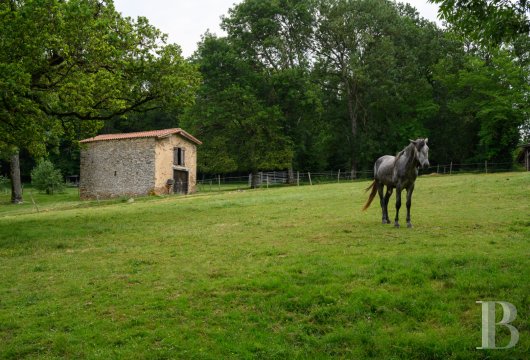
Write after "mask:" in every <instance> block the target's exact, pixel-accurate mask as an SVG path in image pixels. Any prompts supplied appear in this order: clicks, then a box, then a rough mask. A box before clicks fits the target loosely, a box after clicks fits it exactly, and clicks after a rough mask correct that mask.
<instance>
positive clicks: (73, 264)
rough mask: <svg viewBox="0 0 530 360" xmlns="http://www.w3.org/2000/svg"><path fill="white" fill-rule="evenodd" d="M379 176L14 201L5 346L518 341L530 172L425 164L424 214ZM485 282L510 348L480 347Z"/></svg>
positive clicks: (305, 349)
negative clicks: (390, 198) (390, 191)
mask: <svg viewBox="0 0 530 360" xmlns="http://www.w3.org/2000/svg"><path fill="white" fill-rule="evenodd" d="M367 184H368V183H367V182H363V183H353V184H352V183H344V184H334V185H320V186H313V187H309V186H306V187H301V188H279V189H270V190H256V191H246V192H232V193H223V194H217V195H207V196H196V197H193V196H192V197H168V198H163V199H155V200H151V201H139V202H138V201H137V202H135V203H133V204H128V203H115V204H109V205H106V206H93V207H87V208H79V209H76V208H74V209H69V210H55V211H49V212H41V213H39V214H29V215H17V216H6V215H7V214H9V212H6V210H5V206H4V208H0V213H1V212H2V211H3V215H4V216H3V217H0V357H8V358H9V357H12V358H20V357H24V356H30V357H43V358H48V357H50V358H51V357H59V356H60V357H70V358H79V357H89V358H103V359H107V358H110V357H112V358H116V357H118V358H205V359H219V358H251V357H257V358H296V357H298V358H329V357H347V358H371V357H372V358H378V359H382V358H389V359H390V358H395V359H399V358H403V359H412V358H418V359H447V358H454V359H457V358H458V359H467V358H471V359H475V358H476V359H481V358H492V359H495V358H498V359H504V358H524V357H525V356H526V354H528V352H529V350H530V349H529V348H530V337H529V335H530V331H529V330H530V328H529V323H528V318H529V316H528V311H529V308H530V299H529V290H530V287H529V282H528V279H530V260H529V259H530V257H529V255H530V240H529V239H530V218H529V216H528V215H530V174H528V173H512V174H493V175H461V176H453V177H421V178H419V179H418V181H417V186H416V191H415V198H414V201H413V209H412V210H413V214H412V221H413V223H414V225H415V228H414V229H406V228H401V229H394V228H392V227H391V226H389V225H386V226H385V225H381V224H380V210H379V208H378V206H377V202H374V204H373V205H372V207H371V208H370V209H369V210H368V211H367V212H365V213H363V212H361V211H360V208H361V206H362V204H363V203H364V201H365V199H366V194H364V192H363V188H364V187H366V186H367ZM59 208H60V207H59ZM402 210H403V209H402ZM7 211H9V210H7ZM393 214H394V212H393V211H391V217H393ZM402 215H403V216H402V218H403V220H404V215H405V214H404V212H402ZM403 222H404V221H403ZM477 300H505V301H509V302H512V303H513V304H514V305H515V306H516V307H517V309H518V310H519V315H518V319H516V320H515V321H514V323H513V324H514V325H515V326H516V327H517V328H518V329H519V331H520V337H521V340H520V342H519V344H518V345H517V346H516V347H515V348H514V349H512V350H496V351H483V350H476V349H475V347H477V346H480V339H481V333H480V326H481V318H480V317H481V310H480V305H478V304H476V303H475V301H477ZM498 315H499V314H498ZM497 330H498V332H500V333H501V335H500V336H499V337H498V338H497V342H498V345H505V343H506V341H507V340H506V337H504V338H503V337H502V334H506V333H507V332H506V331H503V328H501V327H497Z"/></svg>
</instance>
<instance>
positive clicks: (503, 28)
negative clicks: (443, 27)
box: [429, 0, 530, 46]
mask: <svg viewBox="0 0 530 360" xmlns="http://www.w3.org/2000/svg"><path fill="white" fill-rule="evenodd" d="M429 1H430V2H433V3H437V4H439V5H440V10H439V13H440V15H441V16H442V18H443V19H445V20H447V21H448V22H449V23H450V24H452V25H453V26H454V27H455V29H456V30H457V31H459V32H461V33H463V34H465V35H466V36H467V37H469V38H470V39H472V40H473V41H476V42H478V43H481V44H482V45H486V46H497V45H499V44H501V43H510V42H513V41H515V40H516V39H517V38H519V37H523V38H524V37H526V38H527V40H526V41H528V35H529V33H530V6H529V5H528V2H527V1H526V0H509V1H506V0H429Z"/></svg>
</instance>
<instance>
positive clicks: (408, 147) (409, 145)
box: [394, 143, 414, 166]
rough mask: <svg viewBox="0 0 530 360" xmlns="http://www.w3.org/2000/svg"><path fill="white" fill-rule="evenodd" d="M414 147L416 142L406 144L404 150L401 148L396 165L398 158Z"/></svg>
mask: <svg viewBox="0 0 530 360" xmlns="http://www.w3.org/2000/svg"><path fill="white" fill-rule="evenodd" d="M413 148H414V144H412V143H410V144H408V145H407V146H405V148H404V149H403V150H401V151H400V152H398V153H397V155H396V159H395V160H394V166H395V164H397V162H398V160H399V159H400V158H401V157H402V156H403V155H405V154H406V153H407V152H408V153H410V152H411V151H412V150H413Z"/></svg>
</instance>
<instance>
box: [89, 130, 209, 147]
mask: <svg viewBox="0 0 530 360" xmlns="http://www.w3.org/2000/svg"><path fill="white" fill-rule="evenodd" d="M172 134H178V135H180V136H182V137H184V138H186V139H188V140H190V141H191V142H194V143H195V144H197V145H201V144H202V142H201V141H200V140H198V139H197V138H195V137H194V136H193V135H191V134H189V133H187V132H186V131H184V130H182V129H181V128H174V129H163V130H152V131H140V132H133V133H122V134H102V135H98V136H94V137H91V138H88V139H84V140H81V141H79V142H80V143H89V142H94V141H107V140H122V139H136V138H150V137H154V138H158V139H161V138H164V137H166V136H169V135H172Z"/></svg>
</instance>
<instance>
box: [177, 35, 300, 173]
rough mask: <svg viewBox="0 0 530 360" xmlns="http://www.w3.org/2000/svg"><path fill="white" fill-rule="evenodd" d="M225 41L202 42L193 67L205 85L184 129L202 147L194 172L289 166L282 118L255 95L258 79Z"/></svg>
mask: <svg viewBox="0 0 530 360" xmlns="http://www.w3.org/2000/svg"><path fill="white" fill-rule="evenodd" d="M235 50H236V49H235V48H234V47H233V45H232V44H231V43H230V42H229V41H227V40H226V39H218V38H216V37H214V36H211V35H208V36H206V37H205V38H204V40H203V43H202V44H201V46H200V48H199V51H198V53H197V54H196V55H195V57H196V60H195V61H196V62H197V63H198V64H199V67H200V69H201V71H202V73H203V77H204V84H203V86H202V87H201V89H200V91H199V96H198V98H197V101H196V104H195V106H194V107H193V109H191V111H190V112H189V113H188V114H187V116H186V118H185V120H184V122H183V126H184V127H185V128H186V129H188V130H189V131H190V132H192V133H193V134H194V135H196V136H197V137H198V138H199V139H201V141H203V145H202V146H201V148H200V151H199V152H198V156H199V159H198V161H199V169H200V170H201V171H203V172H207V173H218V172H234V171H250V172H257V171H258V170H262V169H271V170H272V169H285V168H287V167H289V166H290V164H291V161H292V150H291V142H290V139H289V138H288V137H287V136H286V135H285V134H284V133H283V129H282V127H281V124H282V120H283V117H282V113H281V112H280V109H279V108H278V107H277V106H274V105H268V104H266V103H265V102H264V101H262V100H260V99H259V98H258V96H257V91H256V87H258V86H259V82H258V79H259V77H258V76H259V74H256V73H253V72H252V70H251V67H250V64H249V62H248V61H246V60H245V59H242V58H241V57H240V56H239V55H238V53H237V51H235Z"/></svg>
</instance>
